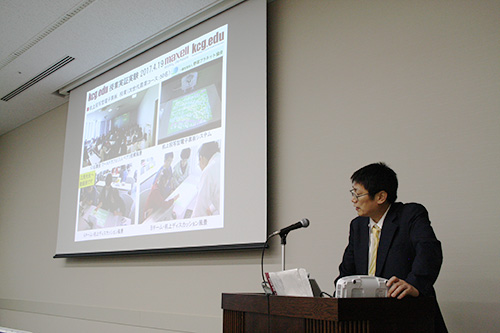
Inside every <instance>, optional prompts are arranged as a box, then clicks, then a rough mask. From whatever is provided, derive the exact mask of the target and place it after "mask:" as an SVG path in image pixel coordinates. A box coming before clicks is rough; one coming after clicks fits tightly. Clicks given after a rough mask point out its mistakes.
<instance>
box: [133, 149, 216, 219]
mask: <svg viewBox="0 0 500 333" xmlns="http://www.w3.org/2000/svg"><path fill="white" fill-rule="evenodd" d="M142 163H143V165H145V168H144V169H143V170H142V169H141V174H142V176H141V179H143V181H142V183H141V185H140V195H139V197H140V199H139V201H140V203H139V207H140V208H139V211H140V213H139V223H144V224H150V223H155V222H161V221H170V220H176V219H188V218H194V217H203V216H212V215H219V214H220V200H221V199H220V186H221V181H220V163H221V161H220V147H219V142H217V141H208V142H205V143H201V144H198V145H195V146H192V147H185V148H182V149H177V150H173V151H166V152H165V153H164V155H163V157H162V158H161V159H160V158H157V159H155V160H149V161H147V160H143V162H142Z"/></svg>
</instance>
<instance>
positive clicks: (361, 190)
mask: <svg viewBox="0 0 500 333" xmlns="http://www.w3.org/2000/svg"><path fill="white" fill-rule="evenodd" d="M352 189H353V190H354V193H355V194H356V195H357V196H358V197H356V196H355V195H353V196H352V199H351V202H352V203H353V205H354V208H355V209H356V212H357V213H358V215H359V216H366V217H372V218H373V216H376V215H377V214H378V211H379V209H380V208H379V205H378V204H377V201H376V200H375V199H372V198H370V195H369V194H368V191H367V190H366V189H365V187H364V186H363V185H361V184H358V183H353V184H352Z"/></svg>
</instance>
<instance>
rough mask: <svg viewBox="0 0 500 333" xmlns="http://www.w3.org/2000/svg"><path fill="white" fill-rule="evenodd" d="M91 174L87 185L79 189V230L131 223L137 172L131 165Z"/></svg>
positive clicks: (133, 221)
mask: <svg viewBox="0 0 500 333" xmlns="http://www.w3.org/2000/svg"><path fill="white" fill-rule="evenodd" d="M90 174H91V175H92V177H91V179H89V181H88V186H83V187H82V188H80V202H79V217H78V230H79V231H82V230H91V229H98V228H107V227H116V226H124V225H132V224H134V223H135V206H136V205H135V199H134V198H135V196H136V186H135V184H136V178H137V170H136V168H134V166H133V164H132V163H129V164H122V165H119V166H117V167H114V168H112V169H106V170H103V171H101V172H99V173H98V174H95V173H93V172H91V173H90ZM92 178H93V179H92Z"/></svg>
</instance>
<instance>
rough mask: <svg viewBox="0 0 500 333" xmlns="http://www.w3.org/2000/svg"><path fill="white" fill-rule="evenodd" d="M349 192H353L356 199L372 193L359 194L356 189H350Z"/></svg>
mask: <svg viewBox="0 0 500 333" xmlns="http://www.w3.org/2000/svg"><path fill="white" fill-rule="evenodd" d="M349 192H351V195H352V197H353V198H356V200H359V198H361V197H364V196H365V195H368V194H370V193H363V194H357V193H356V191H354V189H352V190H349Z"/></svg>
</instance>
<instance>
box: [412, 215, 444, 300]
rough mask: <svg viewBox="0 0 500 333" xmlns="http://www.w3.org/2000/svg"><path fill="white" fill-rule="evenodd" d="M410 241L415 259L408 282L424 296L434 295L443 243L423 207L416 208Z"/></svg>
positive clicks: (441, 258)
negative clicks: (435, 232) (437, 236)
mask: <svg viewBox="0 0 500 333" xmlns="http://www.w3.org/2000/svg"><path fill="white" fill-rule="evenodd" d="M410 241H411V243H412V247H413V250H414V251H415V253H414V254H415V257H414V260H413V264H412V267H411V271H410V273H409V274H408V276H407V278H406V282H408V283H410V284H411V285H413V286H414V287H415V288H417V289H418V290H419V291H420V293H422V294H423V295H426V296H428V295H432V294H433V293H434V291H433V290H434V289H433V287H432V286H433V284H434V282H436V280H437V277H438V274H439V271H440V269H441V264H442V263H443V252H442V249H441V242H440V241H439V240H438V239H437V238H436V235H435V234H434V230H433V229H432V227H431V222H430V220H429V214H428V212H427V210H426V209H425V208H424V207H423V206H422V205H416V206H415V213H414V215H413V218H412V219H411V220H410Z"/></svg>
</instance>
